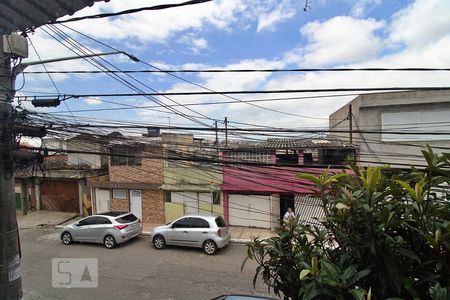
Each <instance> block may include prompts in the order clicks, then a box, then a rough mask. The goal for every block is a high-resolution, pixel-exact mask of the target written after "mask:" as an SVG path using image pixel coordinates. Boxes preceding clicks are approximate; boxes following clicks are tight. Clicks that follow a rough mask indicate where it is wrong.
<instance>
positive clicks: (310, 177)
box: [295, 173, 320, 185]
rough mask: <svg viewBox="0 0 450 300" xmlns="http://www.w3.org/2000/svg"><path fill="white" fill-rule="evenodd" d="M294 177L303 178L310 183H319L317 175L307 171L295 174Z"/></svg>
mask: <svg viewBox="0 0 450 300" xmlns="http://www.w3.org/2000/svg"><path fill="white" fill-rule="evenodd" d="M295 177H297V178H300V179H304V180H308V181H311V182H312V183H314V184H315V185H320V179H319V177H317V176H314V175H312V174H308V173H299V174H297V175H295Z"/></svg>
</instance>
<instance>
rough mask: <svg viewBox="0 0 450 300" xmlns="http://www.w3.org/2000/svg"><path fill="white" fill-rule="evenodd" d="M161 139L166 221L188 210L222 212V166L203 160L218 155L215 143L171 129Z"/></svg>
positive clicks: (192, 211) (194, 211) (191, 211)
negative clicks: (175, 132) (171, 130)
mask: <svg viewBox="0 0 450 300" xmlns="http://www.w3.org/2000/svg"><path fill="white" fill-rule="evenodd" d="M162 143H163V149H164V157H165V162H164V185H163V190H164V192H165V212H166V222H170V221H172V220H174V219H176V218H178V217H181V216H183V215H185V214H188V213H217V214H222V215H223V197H222V193H221V191H220V185H221V183H222V181H223V173H222V167H219V166H217V164H214V163H209V162H206V161H202V159H203V160H204V159H205V158H207V159H214V158H217V150H216V149H215V148H214V146H213V145H212V143H210V142H208V141H205V140H202V139H195V138H194V137H193V135H192V134H170V133H165V134H162ZM183 157H186V158H189V160H190V161H187V160H183ZM193 158H194V159H195V158H199V161H192V160H193Z"/></svg>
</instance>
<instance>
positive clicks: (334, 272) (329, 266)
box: [321, 260, 339, 278]
mask: <svg viewBox="0 0 450 300" xmlns="http://www.w3.org/2000/svg"><path fill="white" fill-rule="evenodd" d="M321 265H322V269H324V270H325V272H326V273H327V274H329V275H331V276H332V277H333V278H337V277H338V276H339V271H338V270H337V269H336V267H335V266H334V265H333V264H331V263H329V262H326V261H324V260H322V261H321Z"/></svg>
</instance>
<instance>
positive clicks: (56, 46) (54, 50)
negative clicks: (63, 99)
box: [24, 29, 111, 82]
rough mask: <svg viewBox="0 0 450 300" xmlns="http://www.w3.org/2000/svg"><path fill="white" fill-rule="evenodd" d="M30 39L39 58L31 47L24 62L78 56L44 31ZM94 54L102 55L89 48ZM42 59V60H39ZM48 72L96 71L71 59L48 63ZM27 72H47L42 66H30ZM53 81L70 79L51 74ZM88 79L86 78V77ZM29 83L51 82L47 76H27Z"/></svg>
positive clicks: (67, 76) (89, 65)
mask: <svg viewBox="0 0 450 300" xmlns="http://www.w3.org/2000/svg"><path fill="white" fill-rule="evenodd" d="M29 38H30V39H31V41H32V42H33V45H34V46H35V48H36V51H37V52H38V53H39V56H38V55H37V54H36V52H35V51H34V49H33V47H31V45H29V57H28V58H27V59H25V60H24V62H31V61H39V60H41V59H42V60H47V59H55V58H68V57H74V56H77V55H76V54H75V53H74V52H72V51H71V50H70V49H69V48H70V47H69V48H67V47H65V46H64V45H62V44H61V43H60V42H58V41H57V40H55V39H53V38H52V37H50V36H49V35H47V34H46V33H44V31H42V30H40V29H37V30H36V33H35V34H33V35H30V36H29ZM89 49H90V50H91V51H92V52H94V53H100V52H101V51H99V50H97V49H95V48H89ZM39 57H40V58H39ZM109 59H111V58H109ZM45 66H46V68H47V70H53V71H62V70H72V71H79V70H93V69H95V68H94V67H93V66H92V65H91V64H89V63H88V62H87V61H85V60H83V59H71V60H64V61H60V62H54V63H47V64H45ZM26 71H45V69H44V67H43V66H42V65H35V66H30V67H28V68H27V69H26ZM77 76H78V77H83V75H77ZM51 77H52V79H53V80H54V81H55V82H58V81H63V80H66V79H68V78H69V75H67V74H51ZM84 77H86V76H84ZM27 81H30V82H37V81H49V78H48V75H47V74H40V75H30V76H28V75H27Z"/></svg>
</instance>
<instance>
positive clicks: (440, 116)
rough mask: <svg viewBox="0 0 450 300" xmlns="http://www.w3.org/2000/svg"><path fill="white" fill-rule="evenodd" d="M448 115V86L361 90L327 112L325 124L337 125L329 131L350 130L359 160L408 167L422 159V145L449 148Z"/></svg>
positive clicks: (440, 149) (347, 135) (342, 132)
mask: <svg viewBox="0 0 450 300" xmlns="http://www.w3.org/2000/svg"><path fill="white" fill-rule="evenodd" d="M349 111H351V114H352V117H351V118H349ZM449 120H450V91H414V92H408V91H406V92H389V93H374V94H364V95H360V96H358V97H356V98H355V99H353V100H352V101H350V102H349V103H348V104H346V105H345V106H343V107H341V108H340V109H338V110H337V111H335V112H334V113H332V114H331V115H330V117H329V125H330V129H331V130H334V131H339V132H333V133H332V134H333V136H336V137H338V138H340V139H342V140H346V141H349V139H350V135H351V136H352V140H353V143H354V144H356V145H358V147H359V150H360V153H359V162H360V163H361V165H385V164H389V165H391V166H394V167H403V168H407V167H409V165H424V164H425V162H424V159H423V157H422V155H421V150H423V149H424V148H425V147H426V145H430V146H432V147H433V148H434V150H435V151H436V152H445V151H448V149H450V134H446V133H448V132H450V126H449V125H450V123H449V122H450V121H449ZM350 125H352V126H351V129H352V130H351V131H352V133H350V132H348V131H350ZM354 131H356V132H354Z"/></svg>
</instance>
